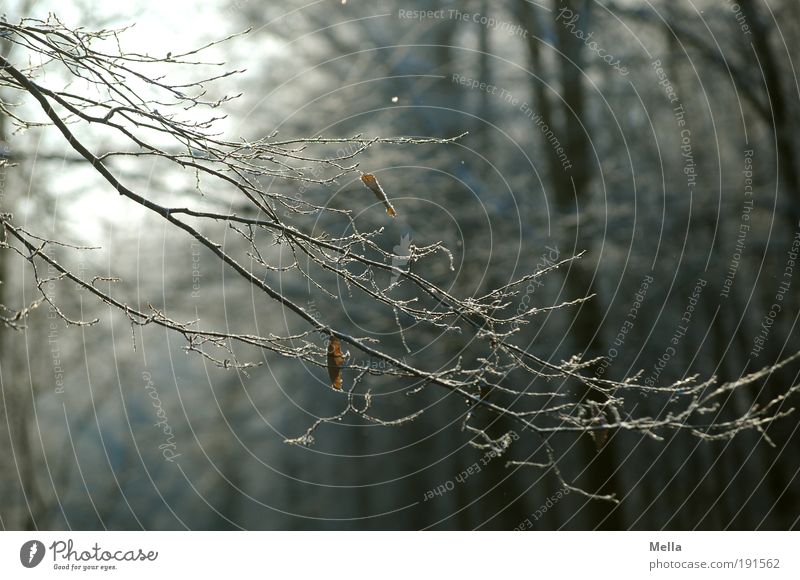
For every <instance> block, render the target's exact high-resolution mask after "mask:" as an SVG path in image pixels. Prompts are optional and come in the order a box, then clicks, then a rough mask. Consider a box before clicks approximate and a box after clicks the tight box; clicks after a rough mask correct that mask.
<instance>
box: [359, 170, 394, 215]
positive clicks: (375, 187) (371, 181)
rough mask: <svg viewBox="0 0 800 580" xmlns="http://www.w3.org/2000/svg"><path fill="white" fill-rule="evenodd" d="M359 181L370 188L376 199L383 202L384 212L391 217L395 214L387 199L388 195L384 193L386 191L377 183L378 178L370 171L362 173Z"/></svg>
mask: <svg viewBox="0 0 800 580" xmlns="http://www.w3.org/2000/svg"><path fill="white" fill-rule="evenodd" d="M361 181H362V182H363V183H364V185H366V186H367V187H369V188H370V189H371V190H372V193H374V194H375V197H377V198H378V201H380V202H381V203H383V205H384V207H385V208H386V213H387V214H389V215H390V216H392V217H395V216H396V215H397V212H396V211H395V209H394V206H393V205H392V203H391V202H390V201H389V197H388V196H387V195H386V192H385V191H383V188H382V187H381V184H380V183H378V178H377V177H375V176H374V175H373V174H371V173H364V174H363V175H362V176H361Z"/></svg>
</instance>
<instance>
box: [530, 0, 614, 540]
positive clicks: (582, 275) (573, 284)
mask: <svg viewBox="0 0 800 580" xmlns="http://www.w3.org/2000/svg"><path fill="white" fill-rule="evenodd" d="M591 6H592V4H591V3H589V2H579V1H578V0H565V1H562V2H559V1H556V0H553V3H552V12H551V13H550V15H551V16H549V17H548V18H550V19H552V27H553V31H554V35H548V34H546V32H545V27H544V26H543V25H542V24H541V23H540V20H539V19H540V18H541V17H542V14H543V13H542V11H541V10H539V9H538V8H534V7H533V6H532V5H531V4H529V3H528V2H526V1H525V0H520V1H519V4H518V16H519V18H520V20H521V24H522V26H523V27H525V28H526V29H527V30H528V32H529V34H528V35H527V37H526V38H527V49H528V59H529V67H528V68H529V70H530V71H531V72H532V73H533V75H535V76H532V77H531V82H532V87H531V88H532V93H533V102H534V103H535V104H536V107H538V112H539V114H540V116H541V118H542V120H543V122H544V123H545V124H546V125H547V126H548V127H549V128H550V129H551V130H552V131H553V132H554V133H555V134H556V135H557V136H558V139H559V141H560V142H561V144H562V147H563V148H564V152H565V153H566V155H567V159H568V160H569V163H570V166H569V167H568V168H566V169H565V167H564V164H563V163H562V161H563V159H562V157H561V156H560V155H559V153H558V152H557V151H556V149H555V148H554V147H553V146H552V144H551V143H550V142H549V141H548V139H547V137H545V135H544V133H543V132H542V131H541V130H540V128H539V127H538V126H536V125H535V124H534V125H533V127H532V130H533V131H535V132H537V133H539V137H540V138H541V140H542V142H541V150H542V151H543V153H544V155H545V158H546V161H547V165H548V167H549V176H550V184H551V187H552V191H553V198H554V200H555V208H556V211H557V219H558V222H557V223H560V224H569V226H568V227H562V229H563V230H564V231H560V232H558V235H559V236H560V238H561V239H562V240H565V242H567V243H566V244H565V247H570V245H571V244H572V243H575V244H576V245H577V250H578V251H581V250H583V249H586V250H588V251H589V252H588V257H587V258H586V259H583V260H579V261H577V262H575V263H573V264H572V265H571V267H570V268H569V270H568V273H567V274H566V280H565V287H566V290H567V293H568V299H569V300H572V299H576V298H581V297H584V296H589V295H591V294H596V292H595V284H596V282H595V280H594V278H593V276H594V272H593V268H592V265H591V264H592V262H593V260H594V259H595V256H594V255H593V250H594V248H595V247H596V244H595V243H594V242H595V240H593V239H592V237H591V236H590V235H589V234H587V228H586V223H585V222H584V221H583V216H585V215H586V211H585V209H586V208H587V206H588V205H589V204H590V195H591V194H590V183H591V179H592V170H591V168H592V166H593V164H594V161H593V159H592V158H591V151H592V148H591V140H590V139H591V138H590V135H589V133H588V125H589V119H588V116H587V114H586V90H585V86H584V81H583V75H584V60H583V54H582V52H583V45H582V44H583V43H582V41H581V40H580V39H579V38H578V37H577V36H576V35H574V34H573V33H572V31H571V28H568V27H567V26H564V25H563V23H562V22H559V21H558V20H557V19H558V14H559V10H561V9H567V10H571V11H572V12H573V13H574V14H578V15H579V21H578V26H581V27H582V26H585V24H586V22H587V19H588V18H589V16H590V15H591ZM551 36H554V38H555V40H556V47H557V49H558V50H559V51H560V53H561V54H557V55H556V60H555V62H556V63H557V67H558V70H557V71H556V72H554V73H550V77H551V78H547V74H548V71H547V69H546V68H545V65H544V59H543V55H542V45H543V44H544V39H545V38H550V37H551ZM537 77H538V78H537ZM553 80H558V81H559V82H560V91H559V94H558V95H557V96H556V95H551V94H550V92H548V89H547V86H546V84H545V83H547V82H548V81H550V82H551V83H552V81H553ZM573 224H574V225H573ZM573 228H574V229H573ZM602 320H603V312H602V307H601V303H600V300H599V298H598V297H595V298H593V299H591V300H589V301H587V302H585V303H584V304H582V305H581V306H580V307H579V308H578V310H577V312H576V314H575V315H574V317H573V318H572V321H571V326H570V329H569V330H570V333H571V336H572V341H573V344H574V345H575V348H576V350H578V351H579V352H581V353H583V356H584V357H585V358H593V357H595V356H598V355H600V354H601V353H602V352H603V348H602V346H603V345H602V344H601V338H600V327H601V324H602ZM584 396H585V397H586V398H588V399H591V400H595V401H597V402H599V403H602V402H603V400H604V398H605V397H604V396H603V395H601V394H598V393H596V392H594V391H589V390H587V391H585V392H584ZM581 445H582V450H583V455H584V459H585V460H586V461H585V462H586V464H587V465H588V467H587V469H586V472H585V476H586V481H585V482H584V486H585V488H586V489H587V490H588V491H590V492H592V493H598V494H610V493H615V492H619V491H620V490H618V489H617V487H618V486H617V485H616V479H617V478H616V476H615V475H614V469H615V468H616V466H617V462H616V460H615V453H614V447H615V445H614V443H613V440H612V441H610V442H608V443H606V444H605V445H604V446H602V447H601V448H600V449H599V450H598V449H597V448H596V446H595V444H594V441H593V440H592V439H591V438H589V437H586V436H584V437H581ZM588 511H589V512H590V516H589V517H590V521H588V522H586V527H599V528H602V529H620V528H621V526H622V522H621V521H620V516H619V513H618V512H617V510H616V509H615V505H614V504H610V503H607V502H601V501H592V502H590V504H589V510H588Z"/></svg>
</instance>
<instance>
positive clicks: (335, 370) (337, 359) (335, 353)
mask: <svg viewBox="0 0 800 580" xmlns="http://www.w3.org/2000/svg"><path fill="white" fill-rule="evenodd" d="M342 367H344V354H343V353H342V345H341V343H340V342H339V339H338V338H336V337H335V336H331V338H330V340H329V341H328V376H329V377H330V379H331V387H333V388H334V389H336V390H337V391H341V390H342Z"/></svg>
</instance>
